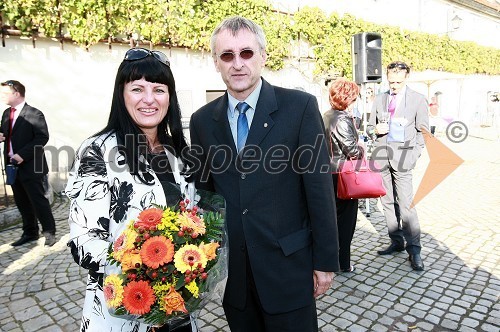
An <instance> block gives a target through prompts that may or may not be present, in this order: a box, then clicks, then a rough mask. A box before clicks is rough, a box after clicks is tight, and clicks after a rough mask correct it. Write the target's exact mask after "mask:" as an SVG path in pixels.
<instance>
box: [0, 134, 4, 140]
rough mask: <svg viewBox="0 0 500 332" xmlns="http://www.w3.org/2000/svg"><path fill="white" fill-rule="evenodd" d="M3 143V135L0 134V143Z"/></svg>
mask: <svg viewBox="0 0 500 332" xmlns="http://www.w3.org/2000/svg"><path fill="white" fill-rule="evenodd" d="M3 141H5V136H4V135H3V133H0V142H3Z"/></svg>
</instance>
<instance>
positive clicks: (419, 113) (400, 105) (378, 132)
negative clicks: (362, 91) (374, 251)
mask: <svg viewBox="0 0 500 332" xmlns="http://www.w3.org/2000/svg"><path fill="white" fill-rule="evenodd" d="M409 74H410V67H409V66H408V65H407V64H405V63H404V62H399V61H397V62H393V63H391V64H389V65H388V66H387V80H388V81H389V88H390V89H389V91H387V92H384V93H382V94H379V95H377V97H376V98H375V101H374V103H373V108H372V112H371V115H370V121H369V126H368V130H367V131H368V132H373V133H374V134H375V136H376V139H375V143H374V150H373V152H372V159H374V160H376V161H377V162H378V163H379V165H380V167H381V169H382V178H383V182H384V186H385V189H386V191H387V194H386V195H385V196H383V197H382V198H381V201H382V206H383V207H384V215H385V219H386V222H387V228H388V232H389V237H390V239H391V244H390V245H389V247H387V248H386V249H383V250H379V251H378V254H379V255H389V254H392V253H394V252H400V251H403V250H405V249H406V251H407V253H408V255H409V260H410V263H411V267H412V268H413V269H414V270H416V271H421V270H423V269H424V263H423V261H422V257H421V256H420V251H421V244H420V224H419V222H418V216H417V211H416V210H415V207H414V206H412V202H413V186H412V170H413V168H414V167H415V164H416V162H417V160H418V158H419V157H420V154H421V152H422V149H423V148H424V145H425V142H424V138H423V136H422V131H423V130H427V131H428V130H429V116H428V112H427V105H428V104H427V100H426V99H425V97H424V96H423V95H422V94H420V93H418V92H416V91H414V90H412V89H410V88H409V87H407V86H406V80H407V78H408V75H409ZM405 241H406V246H405Z"/></svg>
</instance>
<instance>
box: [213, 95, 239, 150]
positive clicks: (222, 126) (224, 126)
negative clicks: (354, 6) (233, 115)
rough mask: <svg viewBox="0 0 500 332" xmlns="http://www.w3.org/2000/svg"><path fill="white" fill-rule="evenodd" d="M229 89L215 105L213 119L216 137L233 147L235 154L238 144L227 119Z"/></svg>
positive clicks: (221, 142) (222, 143)
mask: <svg viewBox="0 0 500 332" xmlns="http://www.w3.org/2000/svg"><path fill="white" fill-rule="evenodd" d="M227 108H228V101H227V91H226V93H225V95H224V96H223V97H222V98H221V99H220V100H219V102H218V103H217V105H216V106H215V109H214V112H213V115H212V119H213V120H214V130H213V135H214V137H215V139H216V140H217V141H218V142H219V144H221V145H228V146H230V147H231V150H232V151H233V153H234V155H236V154H237V152H236V145H235V144H234V140H233V134H232V133H231V128H230V127H229V120H228V119H227Z"/></svg>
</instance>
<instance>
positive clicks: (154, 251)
mask: <svg viewBox="0 0 500 332" xmlns="http://www.w3.org/2000/svg"><path fill="white" fill-rule="evenodd" d="M173 257H174V244H173V243H172V241H171V240H170V239H167V238H166V237H164V236H153V237H152V238H149V239H147V240H146V241H145V242H144V244H143V245H142V248H141V258H142V262H143V263H144V264H146V265H147V266H149V267H151V268H153V269H157V268H158V267H159V266H160V265H163V264H166V263H168V262H171V261H172V259H173Z"/></svg>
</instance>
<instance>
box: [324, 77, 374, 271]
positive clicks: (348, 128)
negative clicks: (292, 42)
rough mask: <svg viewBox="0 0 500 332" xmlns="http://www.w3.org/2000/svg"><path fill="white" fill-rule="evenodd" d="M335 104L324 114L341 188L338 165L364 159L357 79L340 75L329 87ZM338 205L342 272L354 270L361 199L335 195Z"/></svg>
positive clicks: (327, 135)
mask: <svg viewBox="0 0 500 332" xmlns="http://www.w3.org/2000/svg"><path fill="white" fill-rule="evenodd" d="M329 94H330V98H329V99H330V105H331V106H332V108H331V109H330V110H328V111H326V112H325V113H324V114H323V122H324V124H325V130H326V138H327V140H329V142H328V145H329V149H330V151H329V152H330V162H331V166H332V177H333V185H334V187H335V193H336V192H337V182H338V167H339V165H340V163H342V162H344V161H346V160H349V159H360V158H362V157H363V154H364V151H363V149H362V148H361V147H360V146H359V145H358V137H359V135H358V132H357V131H356V128H355V126H354V120H353V116H352V114H351V111H352V107H353V105H354V103H355V102H356V98H357V97H358V94H359V87H358V85H357V84H356V83H355V82H352V81H347V80H345V79H337V80H335V81H334V82H333V83H332V84H331V85H330V89H329ZM335 202H336V205H337V228H338V235H339V263H340V270H341V271H342V272H353V271H354V270H355V268H354V266H353V265H351V241H352V237H353V235H354V231H355V229H356V219H357V217H358V200H357V199H350V200H343V199H339V198H337V197H336V196H335Z"/></svg>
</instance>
